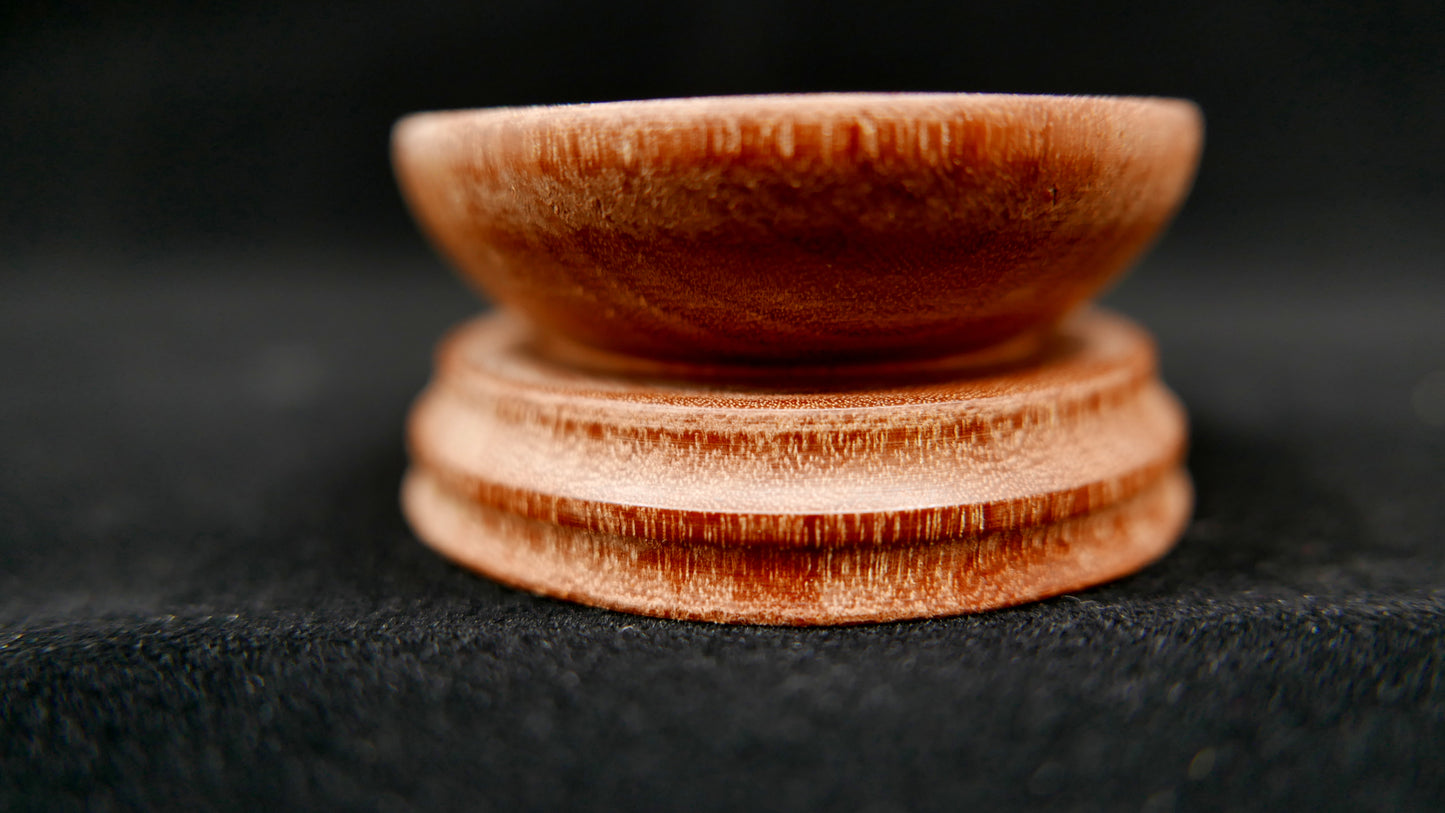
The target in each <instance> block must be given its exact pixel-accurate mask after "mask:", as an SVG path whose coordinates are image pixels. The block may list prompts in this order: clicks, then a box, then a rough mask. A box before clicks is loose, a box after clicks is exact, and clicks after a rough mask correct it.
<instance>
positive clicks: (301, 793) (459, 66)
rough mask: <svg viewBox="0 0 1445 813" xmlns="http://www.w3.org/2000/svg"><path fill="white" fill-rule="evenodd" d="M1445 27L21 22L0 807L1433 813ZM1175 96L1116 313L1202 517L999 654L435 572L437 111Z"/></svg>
mask: <svg viewBox="0 0 1445 813" xmlns="http://www.w3.org/2000/svg"><path fill="white" fill-rule="evenodd" d="M1441 18H1442V14H1441V12H1440V10H1439V7H1438V4H1436V3H1431V2H1415V3H1393V4H1386V3H1380V4H1366V3H1319V2H1317V3H1307V2H1296V3H1243V2H1239V3H1212V4H1174V5H1165V4H1161V5H1159V6H1158V7H1153V8H1147V7H1143V6H1139V7H1133V8H1125V7H1117V8H1112V9H1108V8H1101V7H1094V6H1091V5H1089V4H1083V3H1052V2H1022V3H989V4H966V3H952V4H943V3H916V4H882V3H850V2H829V3H825V2H814V3H805V2H793V3H760V2H745V1H744V2H735V3H717V2H698V3H593V4H585V3H563V2H533V3H512V4H495V3H460V2H456V3H420V2H414V3H379V2H369V3H368V2H361V3H354V4H345V5H343V4H339V3H338V4H320V3H308V2H291V3H280V2H256V3H249V4H218V3H217V4H212V3H180V2H178V3H173V4H167V3H157V2H117V3H110V4H105V5H104V7H103V8H91V7H90V6H89V5H88V4H79V3H76V4H66V3H36V2H25V1H24V0H20V1H19V2H15V1H14V0H12V2H10V3H8V4H5V5H4V7H3V8H0V26H3V27H0V190H3V193H0V809H10V808H15V809H30V808H33V809H66V808H90V809H124V808H131V807H136V806H140V807H176V808H183V809H195V808H197V807H201V808H216V807H220V808H236V809H256V808H257V807H259V806H262V805H265V806H271V807H277V806H279V807H287V808H292V807H294V808H297V809H316V808H343V809H437V808H446V809H491V808H496V809H515V808H518V807H530V808H549V807H550V808H555V807H559V806H561V807H573V808H578V807H580V808H598V809H601V808H608V807H618V806H621V807H627V808H637V807H644V808H646V807H661V806H668V807H678V806H688V807H694V808H710V809H715V808H737V807H752V808H761V809H783V808H791V809H799V808H831V809H849V810H853V809H869V810H907V809H958V808H960V807H970V806H982V807H1003V808H1007V809H1019V808H1025V807H1029V806H1041V807H1049V808H1064V809H1109V810H1113V809H1130V810H1136V809H1147V810H1167V809H1172V808H1180V809H1196V808H1199V809H1218V808H1220V807H1226V806H1227V807H1231V808H1249V807H1260V808H1265V807H1274V808H1285V809H1300V808H1304V807H1306V806H1310V807H1324V808H1341V809H1379V810H1399V809H1438V808H1439V807H1440V805H1441V803H1442V800H1445V784H1442V783H1445V780H1442V778H1441V772H1440V771H1439V766H1440V765H1441V764H1445V677H1442V669H1445V534H1442V530H1441V529H1442V528H1445V499H1442V497H1445V329H1442V325H1445V275H1442V260H1441V258H1442V256H1445V255H1442V249H1445V245H1442V243H1445V239H1442V233H1445V230H1442V228H1441V224H1442V223H1445V217H1442V215H1445V195H1442V184H1441V181H1442V172H1445V154H1442V143H1445V120H1442V118H1445V112H1442V111H1445V57H1442V54H1445V36H1442V19H1441ZM819 90H942V91H948V90H984V91H1016V92H1047V93H1101V94H1157V95H1169V96H1183V97H1188V98H1192V99H1194V100H1196V101H1198V102H1199V103H1200V105H1201V106H1202V107H1203V109H1204V111H1205V115H1206V118H1207V121H1208V135H1207V146H1206V154H1205V158H1204V164H1203V167H1202V171H1201V174H1200V177H1199V181H1198V184H1197V188H1196V191H1195V194H1194V196H1193V198H1192V199H1191V202H1190V203H1189V204H1188V206H1187V207H1186V209H1185V210H1184V212H1183V213H1182V215H1181V216H1180V219H1179V221H1178V222H1177V224H1176V226H1175V228H1174V230H1173V232H1172V233H1171V234H1170V235H1169V236H1168V237H1166V239H1165V240H1164V242H1163V243H1162V244H1161V246H1160V247H1159V249H1158V250H1157V251H1156V252H1155V253H1154V254H1153V255H1151V256H1150V257H1149V258H1148V259H1147V260H1146V261H1145V262H1144V263H1143V265H1142V266H1141V268H1140V269H1138V271H1137V273H1136V274H1135V275H1134V276H1133V277H1131V278H1130V280H1129V281H1128V282H1127V283H1126V284H1124V285H1123V286H1122V287H1121V288H1120V289H1119V290H1118V291H1117V292H1116V293H1115V294H1113V295H1112V297H1111V302H1112V304H1113V305H1115V306H1116V307H1119V308H1121V309H1123V310H1125V311H1126V312H1128V313H1130V314H1131V315H1133V316H1135V317H1137V318H1138V319H1140V320H1141V321H1143V322H1144V323H1145V324H1147V325H1148V326H1150V327H1151V328H1152V329H1153V330H1154V331H1155V332H1156V333H1157V335H1158V337H1159V340H1160V346H1161V353H1162V359H1163V365H1164V370H1165V376H1166V378H1167V379H1168V380H1169V382H1170V383H1171V385H1172V386H1174V388H1175V389H1176V390H1177V391H1178V392H1179V393H1180V394H1181V396H1182V397H1183V399H1184V401H1185V402H1186V404H1187V405H1188V406H1189V408H1190V411H1191V415H1192V419H1193V423H1194V431H1193V442H1194V448H1193V451H1192V455H1191V461H1190V467H1191V471H1192V473H1193V475H1194V478H1195V482H1196V486H1197V489H1198V492H1199V502H1198V509H1197V511H1196V519H1195V522H1194V524H1193V525H1192V526H1191V528H1190V530H1189V532H1188V534H1187V535H1186V537H1185V539H1184V540H1183V542H1182V543H1181V546H1180V548H1179V549H1178V550H1177V551H1176V552H1175V553H1174V554H1173V555H1171V556H1170V557H1169V558H1167V559H1166V560H1165V561H1163V562H1161V563H1160V564H1159V565H1156V566H1155V567H1153V568H1150V569H1149V570H1147V571H1146V572H1145V573H1143V574H1140V575H1139V576H1136V577H1133V578H1130V579H1125V580H1123V581H1120V582H1118V583H1115V584H1113V585H1109V586H1105V587H1102V588H1099V589H1096V590H1092V591H1087V592H1085V593H1082V594H1080V595H1078V596H1073V597H1065V598H1060V599H1055V600H1052V601H1047V602H1042V603H1039V604H1036V605H1032V606H1029V607H1024V608H1018V609H1015V610H1009V611H1004V612H998V613H991V614H985V615H981V616H973V617H964V618H957V619H942V620H936V621H927V622H914V623H905V624H891V625H881V626H873V627H864V628H857V629H840V630H774V629H759V628H721V627H711V626H707V625H697V624H677V623H669V622H661V621H654V620H648V619H637V618H631V617H627V616H621V615H617V614H613V613H608V612H603V611H597V610H591V609H587V608H579V607H574V606H571V605H566V604H562V603H558V602H552V601H547V600H542V599H535V598H531V597H528V596H525V595H522V594H518V593H515V592H512V591H509V590H506V589H504V588H500V587H497V586H495V585H493V584H491V583H489V582H487V581H485V580H482V579H478V578H475V577H473V576H471V575H469V574H466V573H463V572H461V571H459V570H457V569H455V568H452V567H451V566H450V565H448V564H446V563H444V562H442V561H440V560H439V559H438V558H437V557H435V556H433V555H431V554H430V553H428V552H427V551H426V549H424V548H422V547H421V546H420V545H419V544H417V543H416V541H415V540H414V538H412V537H411V535H410V534H409V532H408V531H407V529H406V527H405V525H404V524H403V522H402V520H401V518H400V515H399V513H398V511H397V508H396V486H397V482H398V480H399V477H400V474H401V471H402V468H403V467H404V465H405V460H404V455H403V452H402V449H401V444H400V427H401V423H402V420H403V416H404V414H405V410H406V407H407V404H408V401H409V399H410V398H411V397H412V395H413V394H414V393H415V392H416V391H417V390H418V389H419V388H420V387H421V386H422V385H423V383H424V381H425V377H426V374H427V366H428V353H429V347H430V344H431V342H432V341H434V339H435V338H436V337H437V336H438V335H439V334H440V333H441V332H442V331H443V330H444V329H445V328H446V327H447V326H448V325H449V324H452V323H454V322H456V321H457V320H459V319H461V318H463V317H465V316H466V315H467V314H468V313H469V312H471V311H473V310H475V309H476V308H477V303H476V300H475V299H473V298H471V297H470V295H469V294H468V293H467V292H466V291H465V290H464V289H463V288H462V286H461V285H460V284H459V283H457V282H455V281H454V280H453V279H452V278H451V277H450V276H449V275H448V273H447V272H446V271H445V270H444V268H443V266H442V265H441V263H440V262H439V261H437V260H436V259H434V258H433V257H432V255H431V254H430V253H429V252H428V250H427V248H426V247H425V245H424V244H423V243H422V241H421V240H420V238H419V237H417V236H416V234H415V232H414V230H413V228H412V225H411V224H410V222H409V220H408V218H407V216H406V214H405V212H404V211H403V209H402V207H401V205H400V202H399V200H398V198H397V196H396V194H395V190H394V188H393V186H392V181H391V177H390V170H389V167H388V164H387V137H388V130H389V128H390V126H391V123H392V122H393V121H394V120H395V119H396V118H397V117H398V116H400V115H403V114H405V113H407V112H410V111H413V110H419V109H435V108H448V107H480V106H495V105H521V104H540V103H557V102H578V101H597V100H609V99H623V98H640V97H654V96H678V95H699V94H717V93H744V92H747V93H751V92H773V91H819Z"/></svg>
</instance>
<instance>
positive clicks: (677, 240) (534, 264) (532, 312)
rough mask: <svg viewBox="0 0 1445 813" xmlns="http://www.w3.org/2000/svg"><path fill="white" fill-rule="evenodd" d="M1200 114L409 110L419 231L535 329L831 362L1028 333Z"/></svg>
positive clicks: (724, 107)
mask: <svg viewBox="0 0 1445 813" xmlns="http://www.w3.org/2000/svg"><path fill="white" fill-rule="evenodd" d="M1201 141H1202V119H1201V116H1200V114H1199V111H1198V109H1197V108H1196V107H1195V106H1194V105H1193V104H1191V103H1189V102H1186V101H1180V100H1173V99H1146V98H1103V97H1072V96H1017V95H991V94H908V95H890V94H837V95H803V96H756V97H722V98H700V99H678V100H662V101H645V102H618V103H609V104H592V105H571V106H560V107H533V108H517V109H495V110H476V111H456V112H437V113H420V114H416V115H413V116H410V117H408V118H406V119H403V120H402V121H401V122H399V123H398V125H397V127H396V130H395V132H394V134H393V159H394V163H395V167H396V172H397V176H398V179H399V182H400V185H401V188H402V192H403V194H404V196H405V198H406V199H407V201H408V202H409V204H410V207H411V210H412V212H413V213H414V215H415V217H416V219H417V220H418V221H419V222H420V223H421V225H422V226H423V228H424V229H425V231H426V232H427V233H428V234H429V235H430V237H431V238H432V240H433V241H434V242H435V244H436V245H437V246H438V247H440V249H441V250H442V251H443V253H444V254H445V255H446V256H447V257H448V258H450V260H451V261H452V262H453V263H454V264H455V265H456V267H457V268H458V269H459V270H460V271H461V273H462V274H463V275H464V276H465V277H466V278H467V279H469V280H470V281H472V282H474V283H475V284H476V285H478V286H480V287H481V288H482V289H483V290H484V291H485V292H486V293H487V294H488V295H490V296H491V297H493V298H494V299H495V300H497V301H499V302H501V303H503V304H505V305H508V306H510V307H512V308H513V309H515V310H516V311H519V312H520V313H522V314H523V315H525V316H526V317H527V318H528V319H530V320H531V321H532V322H533V323H534V324H535V325H536V326H537V327H538V328H539V329H540V331H541V332H542V333H543V334H544V335H549V336H552V337H556V338H558V339H560V340H562V341H565V342H571V343H575V344H576V345H578V346H580V347H581V348H584V349H596V350H601V351H605V352H608V353H616V354H623V355H625V356H631V357H641V358H646V359H654V360H663V361H683V362H700V361H707V362H723V363H742V364H805V363H820V364H845V363H855V362H878V361H893V360H903V359H925V358H935V357H942V356H948V355H951V354H957V353H963V352H969V351H972V350H976V349H979V348H984V347H988V346H992V345H997V344H1000V343H1002V342H1005V341H1007V340H1010V339H1016V338H1019V337H1023V336H1027V335H1029V334H1030V333H1031V332H1040V331H1042V330H1043V329H1044V328H1047V327H1049V326H1051V325H1053V324H1055V323H1057V322H1058V321H1059V320H1060V319H1061V318H1062V317H1063V316H1064V315H1066V314H1067V313H1068V312H1069V311H1071V310H1072V309H1073V308H1075V307H1076V306H1077V305H1079V304H1080V303H1082V302H1084V301H1085V300H1087V299H1089V298H1090V297H1092V296H1094V295H1096V294H1097V293H1098V292H1099V290H1100V289H1101V288H1102V287H1103V286H1104V285H1106V284H1107V283H1108V282H1109V281H1110V280H1112V279H1113V278H1115V277H1116V276H1117V275H1118V274H1120V273H1121V272H1122V271H1123V270H1124V269H1125V268H1126V267H1127V266H1128V265H1130V264H1131V263H1132V262H1133V261H1134V260H1136V259H1137V257H1138V256H1139V255H1140V253H1141V252H1142V251H1143V250H1144V249H1145V248H1146V247H1147V245H1148V244H1149V243H1150V242H1151V240H1152V239H1153V238H1154V237H1155V236H1156V235H1157V234H1158V233H1159V231H1160V229H1161V227H1163V226H1164V224H1165V223H1167V222H1168V221H1169V219H1170V218H1171V217H1172V216H1173V214H1174V212H1175V211H1176V209H1177V208H1178V207H1179V205H1180V204H1181V202H1182V201H1183V199H1184V197H1185V195H1186V194H1187V192H1188V189H1189V186H1190V183H1191V181H1192V179H1193V176H1194V171H1195V167H1196V164H1197V162H1198V158H1199V152H1200V146H1201Z"/></svg>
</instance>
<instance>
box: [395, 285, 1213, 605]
mask: <svg viewBox="0 0 1445 813" xmlns="http://www.w3.org/2000/svg"><path fill="white" fill-rule="evenodd" d="M813 383H814V386H813V387H812V388H811V390H809V391H806V392H799V391H797V388H787V389H779V388H778V387H776V386H775V387H771V388H769V387H759V386H757V385H750V386H741V385H727V384H720V383H716V382H714V383H712V384H710V385H702V384H698V383H696V382H691V381H686V380H667V379H656V378H629V377H624V376H619V375H617V374H616V373H611V372H607V373H591V372H586V371H582V370H579V369H577V368H574V367H571V366H568V365H565V364H559V363H557V362H556V361H554V360H552V359H550V358H548V357H547V356H545V355H543V354H542V353H540V352H539V350H538V345H537V343H536V342H535V341H534V334H533V332H532V331H531V330H530V329H529V328H528V327H527V326H526V325H525V324H524V323H521V322H520V321H517V320H514V319H510V318H508V317H506V316H493V317H487V318H484V319H481V320H478V321H476V322H474V323H472V324H470V325H467V326H465V327H463V328H462V329H461V330H459V331H458V332H456V333H455V334H454V335H453V336H452V337H450V338H449V339H448V341H447V342H445V343H444V345H443V348H442V349H441V351H440V353H439V354H438V365H437V377H436V379H435V380H434V382H433V384H432V386H431V387H430V388H429V389H428V391H427V392H426V393H425V394H424V395H423V397H422V398H421V399H420V400H419V401H418V403H417V406H416V408H415V409H414V411H413V414H412V421H411V430H410V439H411V450H412V458H413V462H414V468H413V473H412V475H411V477H410V479H409V481H408V485H407V488H406V490H405V505H406V508H407V511H408V515H409V517H410V518H411V520H412V522H413V524H414V526H415V527H416V528H417V529H418V531H419V533H420V534H421V536H422V537H423V538H424V539H425V540H427V541H428V542H429V543H431V544H432V545H434V546H435V547H436V548H438V549H439V550H441V551H442V552H443V553H445V554H446V555H448V556H450V557H452V558H453V559H456V560H457V561H459V562H461V563H463V564H465V565H468V566H470V567H473V568H476V569H478V570H480V571H482V572H483V573H486V574H487V575H489V576H492V577H494V578H497V579H499V580H501V581H504V582H508V583H511V584H515V585H517V586H520V587H524V588H526V589H530V590H534V591H537V592H541V593H546V594H550V595H555V596H559V597H563V598H572V599H577V600H582V601H586V602H588V603H594V604H600V605H603V606H609V607H615V608H618V609H624V610H631V611H635V612H642V613H648V614H654V615H664V616H670V617H677V618H696V619H707V620H716V621H747V622H760V623H791V624H821V623H847V622H859V621H877V620H886V619H894V618H904V617H915V616H928V615H938V614H947V613H957V612H963V611H971V610H980V609H987V608H991V607H997V606H1003V605H1007V604H1014V603H1018V602H1021V601H1028V600H1031V599H1037V598H1041V597H1044V596H1048V595H1053V594H1056V593H1059V592H1063V591H1066V590H1070V589H1075V588H1078V587H1082V586H1086V585H1089V584H1093V583H1097V582H1099V581H1103V580H1106V579H1109V578H1113V577H1116V576H1118V575H1121V574H1123V573H1126V572H1129V571H1131V570H1134V569H1137V568H1138V567H1141V566H1143V565H1144V564H1146V563H1147V562H1149V561H1152V560H1153V559H1154V558H1156V557H1157V556H1159V555H1160V554H1161V553H1162V552H1163V551H1164V550H1165V549H1167V547H1168V546H1169V545H1170V544H1171V543H1172V542H1173V540H1174V538H1175V537H1176V536H1177V534H1178V533H1179V531H1180V530H1181V527H1182V523H1183V521H1184V518H1185V516H1186V514H1187V511H1188V505H1189V502H1190V500H1189V491H1188V485H1187V479H1186V478H1185V477H1184V476H1183V474H1182V471H1181V469H1180V464H1181V461H1182V456H1183V453H1184V446H1185V424H1184V416H1183V412H1182V411H1181V409H1180V408H1179V406H1178V404H1177V403H1176V401H1175V400H1174V399H1173V397H1172V396H1171V395H1170V394H1169V393H1168V391H1167V390H1165V389H1164V388H1163V387H1162V386H1161V385H1160V384H1159V382H1158V380H1157V378H1156V375H1155V363H1154V355H1153V350H1152V345H1151V343H1150V341H1149V339H1148V337H1147V336H1146V335H1145V334H1143V333H1142V332H1141V331H1140V330H1139V329H1138V328H1136V327H1134V326H1133V325H1132V324H1130V323H1128V322H1127V321H1125V320H1123V319H1121V318H1119V317H1117V316H1113V315H1109V314H1105V313H1100V312H1091V313H1088V314H1084V315H1082V316H1080V317H1078V318H1075V319H1073V320H1071V321H1070V322H1068V323H1067V324H1066V325H1064V327H1063V328H1062V329H1061V330H1060V331H1059V333H1058V334H1057V335H1055V336H1054V337H1053V338H1052V339H1051V340H1050V341H1049V342H1047V343H1046V345H1045V346H1043V347H1041V348H1040V349H1039V350H1038V351H1037V353H1036V354H1035V355H1032V356H1029V357H1026V358H1024V359H1020V360H1018V361H1016V362H1015V363H1014V364H1013V365H1011V366H1002V367H1000V366H991V367H987V368H983V369H978V368H972V367H966V366H965V367H961V368H958V369H955V370H953V371H952V373H951V374H950V375H947V376H940V377H938V378H936V379H935V380H933V381H931V382H928V383H923V384H908V385H893V386H884V387H876V386H875V387H860V385H859V381H858V379H856V378H854V377H853V376H852V374H851V373H850V371H846V370H843V371H837V373H836V380H835V383H834V384H833V385H831V386H829V385H827V384H826V383H825V382H823V381H822V380H821V379H818V380H815V381H814V382H813Z"/></svg>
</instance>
